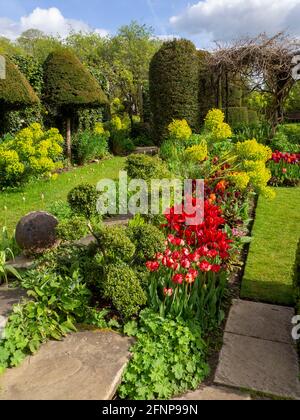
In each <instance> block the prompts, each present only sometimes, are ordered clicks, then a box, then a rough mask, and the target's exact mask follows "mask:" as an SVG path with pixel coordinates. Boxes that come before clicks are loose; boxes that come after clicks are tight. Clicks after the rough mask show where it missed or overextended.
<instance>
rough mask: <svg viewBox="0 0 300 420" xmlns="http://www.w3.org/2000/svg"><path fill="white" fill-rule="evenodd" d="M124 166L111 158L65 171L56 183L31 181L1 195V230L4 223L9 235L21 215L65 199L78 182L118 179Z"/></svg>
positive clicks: (119, 160) (45, 207)
mask: <svg viewBox="0 0 300 420" xmlns="http://www.w3.org/2000/svg"><path fill="white" fill-rule="evenodd" d="M123 164H124V158H120V157H114V158H112V159H110V160H105V161H102V162H100V163H95V164H90V165H87V166H84V167H78V168H75V169H73V170H72V171H70V172H64V173H62V174H61V175H59V177H58V178H57V179H56V180H55V181H44V180H38V181H33V182H31V183H30V184H28V185H26V186H25V187H24V188H22V189H20V190H18V191H13V192H2V193H0V227H1V226H3V225H4V224H6V226H7V227H8V229H9V231H10V232H11V231H12V230H13V229H14V228H15V227H16V224H17V222H18V221H19V219H20V218H21V217H22V216H24V215H25V214H27V213H29V212H31V211H35V210H47V209H49V207H50V206H51V205H52V204H53V203H55V202H56V201H59V200H66V198H67V195H68V192H69V191H70V190H71V189H72V188H73V187H75V186H76V185H78V184H80V183H91V184H95V185H96V184H97V182H98V181H99V180H100V179H103V178H111V179H117V178H118V175H119V170H120V169H121V168H122V167H123ZM5 206H6V207H7V210H6V211H5Z"/></svg>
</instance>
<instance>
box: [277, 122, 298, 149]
mask: <svg viewBox="0 0 300 420" xmlns="http://www.w3.org/2000/svg"><path fill="white" fill-rule="evenodd" d="M279 132H280V133H283V134H285V135H286V136H287V138H288V141H289V142H290V143H292V144H295V145H298V148H299V145H300V124H283V125H281V126H280V127H279ZM299 149H300V148H299Z"/></svg>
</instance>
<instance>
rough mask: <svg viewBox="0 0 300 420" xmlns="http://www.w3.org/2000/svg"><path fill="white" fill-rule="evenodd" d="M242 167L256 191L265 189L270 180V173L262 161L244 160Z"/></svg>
mask: <svg viewBox="0 0 300 420" xmlns="http://www.w3.org/2000/svg"><path fill="white" fill-rule="evenodd" d="M243 167H244V169H245V171H246V172H247V174H248V176H249V178H250V182H251V184H252V185H253V186H254V187H255V188H256V189H258V190H261V189H263V188H265V187H266V186H267V183H268V182H269V181H270V179H271V178H272V174H271V171H270V170H269V169H268V168H267V167H266V164H265V162H264V161H262V160H256V161H255V160H246V161H244V163H243Z"/></svg>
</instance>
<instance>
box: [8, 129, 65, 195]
mask: <svg viewBox="0 0 300 420" xmlns="http://www.w3.org/2000/svg"><path fill="white" fill-rule="evenodd" d="M63 143H64V139H63V137H62V136H61V135H60V134H59V131H58V130H57V129H56V128H51V129H50V130H48V131H44V130H43V129H42V127H41V125H40V124H37V123H34V124H31V125H30V126H29V127H27V128H24V129H23V130H21V131H20V132H19V133H17V134H16V135H15V137H11V138H9V139H5V140H4V141H2V143H0V156H1V157H0V161H1V163H0V167H1V168H0V172H1V179H0V186H2V187H3V186H15V185H16V184H18V183H19V182H21V181H25V180H26V179H28V178H29V177H31V176H35V175H46V174H49V173H51V172H52V171H54V170H55V169H57V168H60V167H62V164H61V161H62V159H63Z"/></svg>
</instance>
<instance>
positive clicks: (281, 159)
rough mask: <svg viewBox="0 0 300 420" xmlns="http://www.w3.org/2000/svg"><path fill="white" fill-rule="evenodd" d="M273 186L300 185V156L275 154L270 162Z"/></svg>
mask: <svg viewBox="0 0 300 420" xmlns="http://www.w3.org/2000/svg"><path fill="white" fill-rule="evenodd" d="M269 167H270V169H271V172H272V179H271V185H274V186H280V185H286V186H295V185H297V184H299V183H300V154H296V153H283V152H278V151H276V152H274V153H273V155H272V159H271V160H270V162H269Z"/></svg>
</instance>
